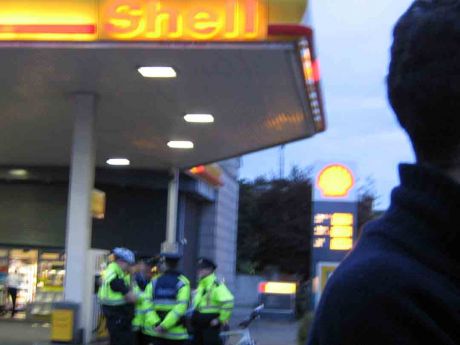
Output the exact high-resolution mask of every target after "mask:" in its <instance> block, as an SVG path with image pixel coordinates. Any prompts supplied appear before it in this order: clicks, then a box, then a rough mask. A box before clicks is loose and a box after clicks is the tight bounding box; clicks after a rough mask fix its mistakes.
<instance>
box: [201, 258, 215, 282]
mask: <svg viewBox="0 0 460 345" xmlns="http://www.w3.org/2000/svg"><path fill="white" fill-rule="evenodd" d="M216 269H217V265H216V264H215V263H214V261H212V260H210V259H207V258H199V259H198V265H197V271H198V272H197V273H198V279H203V278H206V277H207V276H209V275H211V274H213V273H214V272H215V271H216Z"/></svg>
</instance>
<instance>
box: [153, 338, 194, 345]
mask: <svg viewBox="0 0 460 345" xmlns="http://www.w3.org/2000/svg"><path fill="white" fill-rule="evenodd" d="M186 341H187V340H170V339H163V338H155V337H150V342H151V343H152V344H153V345H185V344H186Z"/></svg>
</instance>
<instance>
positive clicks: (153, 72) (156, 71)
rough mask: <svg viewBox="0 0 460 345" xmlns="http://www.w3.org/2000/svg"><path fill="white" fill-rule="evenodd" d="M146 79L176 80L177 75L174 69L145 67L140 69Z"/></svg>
mask: <svg viewBox="0 0 460 345" xmlns="http://www.w3.org/2000/svg"><path fill="white" fill-rule="evenodd" d="M138 71H139V73H140V74H141V75H142V76H143V77H144V78H176V77H177V73H176V71H175V70H174V68H172V67H155V66H145V67H140V68H138Z"/></svg>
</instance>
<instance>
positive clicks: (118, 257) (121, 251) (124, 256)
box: [113, 248, 136, 272]
mask: <svg viewBox="0 0 460 345" xmlns="http://www.w3.org/2000/svg"><path fill="white" fill-rule="evenodd" d="M113 255H114V258H115V262H116V263H117V264H118V266H120V268H121V269H122V270H123V271H125V272H128V271H129V270H130V268H131V266H132V265H134V264H135V262H136V259H135V256H134V253H133V252H132V251H131V250H129V249H126V248H115V249H114V250H113Z"/></svg>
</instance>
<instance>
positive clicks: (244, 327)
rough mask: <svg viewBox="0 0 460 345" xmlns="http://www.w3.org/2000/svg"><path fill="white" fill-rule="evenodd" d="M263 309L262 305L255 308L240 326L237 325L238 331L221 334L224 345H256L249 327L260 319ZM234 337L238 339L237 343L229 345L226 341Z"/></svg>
mask: <svg viewBox="0 0 460 345" xmlns="http://www.w3.org/2000/svg"><path fill="white" fill-rule="evenodd" d="M263 309H264V305H260V306H258V307H257V308H255V309H254V310H253V311H252V312H251V314H250V315H249V317H248V318H247V319H246V320H244V321H243V322H240V324H239V325H238V327H239V328H240V329H238V330H230V331H225V332H222V333H221V334H220V335H221V337H222V338H223V339H224V344H225V345H256V341H255V340H254V339H253V338H252V336H251V332H250V330H249V326H250V325H251V323H252V322H254V321H255V320H257V319H258V318H259V317H260V313H261V312H262V310H263ZM235 336H236V337H239V340H238V342H237V343H231V344H230V343H228V339H229V338H231V337H235Z"/></svg>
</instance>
